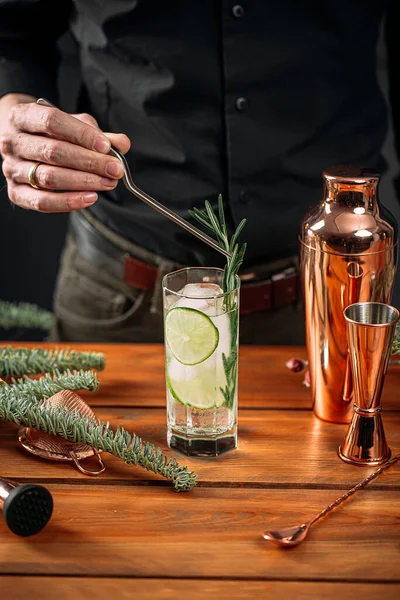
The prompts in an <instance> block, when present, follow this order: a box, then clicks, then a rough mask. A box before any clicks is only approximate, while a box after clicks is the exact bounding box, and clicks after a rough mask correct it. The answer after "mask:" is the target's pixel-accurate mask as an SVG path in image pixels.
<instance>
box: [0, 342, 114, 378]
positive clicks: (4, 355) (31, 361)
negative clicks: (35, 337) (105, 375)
mask: <svg viewBox="0 0 400 600" xmlns="http://www.w3.org/2000/svg"><path fill="white" fill-rule="evenodd" d="M104 366H105V359H104V354H102V353H100V352H75V351H74V350H69V349H65V350H44V349H43V348H33V349H30V348H13V347H11V346H8V347H3V348H2V347H0V377H11V376H13V375H17V376H20V375H36V374H38V373H51V372H53V371H58V372H63V371H68V370H71V369H72V370H81V369H82V370H88V369H95V370H96V371H102V370H103V369H104Z"/></svg>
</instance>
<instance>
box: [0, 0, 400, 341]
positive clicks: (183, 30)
mask: <svg viewBox="0 0 400 600" xmlns="http://www.w3.org/2000/svg"><path fill="white" fill-rule="evenodd" d="M391 7H392V5H391V4H390V3H388V2H384V1H382V2H365V1H363V2H360V1H359V0H346V1H345V0H325V1H324V2H320V3H316V2H312V1H311V0H308V1H306V2H297V1H296V0H283V1H282V2H278V3H277V2H255V1H253V2H252V1H250V0H247V1H246V2H243V3H242V4H234V3H232V2H227V1H220V2H218V1H216V0H203V1H202V2H188V1H186V2H185V1H184V0H180V1H176V2H173V3H165V2H162V1H161V0H159V1H157V0H153V1H152V0H147V1H146V0H143V1H142V2H140V1H133V0H119V1H116V2H105V1H104V2H102V1H100V0H98V1H95V0H75V2H72V1H69V0H59V1H58V2H54V1H53V2H52V1H51V0H31V1H27V0H26V1H24V0H21V1H18V0H0V96H1V99H0V134H1V144H0V152H1V155H2V158H3V173H4V175H5V178H6V180H7V186H8V194H9V198H10V200H11V201H12V202H13V203H15V204H16V205H18V206H20V207H22V208H25V209H33V210H39V211H43V212H56V211H71V215H70V230H69V235H68V240H67V243H66V248H65V251H64V254H63V260H62V263H61V268H60V273H59V277H58V282H57V289H56V295H55V312H56V315H57V318H58V330H57V333H56V335H57V336H58V339H63V340H76V341H79V340H82V341H86V340H89V341H160V340H161V339H162V307H161V305H162V302H161V279H162V276H163V275H164V274H165V273H166V272H168V271H170V270H173V269H176V268H178V267H179V266H182V265H209V266H223V261H221V257H220V256H219V255H218V254H217V253H216V252H215V251H213V250H212V249H210V248H209V247H208V246H206V245H205V244H202V243H201V242H199V241H198V240H197V239H196V238H194V237H192V236H190V234H188V233H185V232H184V231H183V230H182V229H180V228H179V227H177V226H176V225H174V224H173V223H172V222H171V221H169V220H167V219H166V218H165V217H163V216H161V215H160V214H159V213H157V212H156V211H153V210H152V209H151V208H149V207H148V206H147V205H145V204H143V203H141V201H140V200H138V199H137V198H135V197H134V196H132V195H131V194H130V193H129V191H128V190H127V189H126V188H125V187H124V186H123V184H122V183H119V182H120V179H121V177H122V175H123V170H122V169H121V165H120V164H119V162H118V160H117V159H115V158H112V157H111V156H109V155H108V151H109V149H110V144H112V145H113V146H114V147H115V148H117V149H118V150H120V151H121V152H123V153H126V157H127V160H128V163H129V164H130V167H131V170H132V172H133V174H134V179H135V182H136V184H137V185H138V186H139V187H140V188H142V189H143V190H145V191H146V192H148V193H149V194H150V195H152V196H153V197H154V198H156V199H157V200H158V201H160V202H162V203H163V204H165V205H167V206H168V207H169V208H171V209H172V210H173V211H175V212H177V213H178V214H180V215H181V216H183V217H184V218H188V210H189V209H191V208H193V207H199V208H202V207H203V205H204V201H205V200H206V199H208V200H210V201H211V203H212V204H214V205H215V203H216V200H217V197H218V194H219V193H221V194H222V196H223V199H224V203H225V209H226V213H227V219H228V225H229V229H230V232H231V233H232V232H233V231H234V229H235V228H236V226H237V225H238V223H239V222H240V221H241V219H242V218H247V224H246V227H245V230H244V232H243V234H242V236H241V241H247V242H248V250H247V253H246V260H245V264H244V265H243V269H242V291H241V303H242V315H241V325H240V328H241V341H242V343H247V342H249V343H270V344H279V343H286V344H297V343H303V341H304V331H303V329H304V327H303V313H302V310H301V308H300V307H299V306H300V299H301V298H300V296H301V293H300V289H299V286H298V273H297V254H298V240H297V236H298V231H299V226H300V221H301V219H302V217H303V215H304V214H305V212H306V211H307V210H308V209H309V207H310V206H311V205H313V204H314V203H315V202H317V201H318V200H319V199H320V196H321V193H322V179H321V172H322V170H323V168H324V167H326V166H328V165H330V164H334V163H343V162H349V163H351V162H355V163H363V164H366V165H368V166H374V167H375V168H378V169H379V170H381V171H384V169H385V168H386V167H385V165H384V163H383V161H382V157H381V154H380V153H381V147H382V143H383V140H384V137H385V133H386V127H387V115H386V106H385V102H384V99H383V97H382V94H381V91H380V88H379V86H378V83H377V77H376V65H375V62H376V46H377V41H378V37H379V31H380V26H381V22H382V19H383V17H384V15H385V11H387V10H389V9H391V10H393V11H396V10H397V7H396V8H391ZM46 22H50V23H51V26H50V27H48V26H47V25H46V24H45V23H46ZM67 28H70V29H71V31H72V33H73V35H74V37H75V39H76V41H77V44H78V46H79V58H80V69H81V80H82V86H81V93H80V97H79V102H78V107H77V110H78V111H79V114H77V115H75V116H72V115H69V114H67V113H65V112H62V111H61V110H58V109H55V108H46V107H43V106H38V105H37V104H36V102H35V101H36V99H37V98H38V97H46V98H48V99H49V100H50V101H52V102H53V103H55V104H56V105H57V106H61V107H62V98H58V97H57V86H56V82H57V69H58V54H57V46H56V44H57V40H58V38H59V36H60V35H61V34H62V33H63V32H64V31H65V30H66V29H67ZM394 37H395V36H394V35H393V36H391V40H392V42H393V40H394ZM103 132H104V133H103ZM108 132H111V133H108ZM121 132H122V133H121Z"/></svg>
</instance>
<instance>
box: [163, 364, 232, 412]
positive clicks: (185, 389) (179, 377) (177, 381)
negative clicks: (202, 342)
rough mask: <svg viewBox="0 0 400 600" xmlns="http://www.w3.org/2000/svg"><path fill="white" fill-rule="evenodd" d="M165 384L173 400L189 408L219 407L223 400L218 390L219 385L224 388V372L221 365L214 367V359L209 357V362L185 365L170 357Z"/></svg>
mask: <svg viewBox="0 0 400 600" xmlns="http://www.w3.org/2000/svg"><path fill="white" fill-rule="evenodd" d="M211 363H212V364H211ZM167 385H168V389H169V391H170V393H171V395H172V396H173V397H174V398H175V400H177V401H178V402H180V403H181V404H184V405H185V406H190V407H191V408H197V409H199V410H206V409H210V408H214V407H216V408H219V407H220V406H222V405H223V404H224V402H225V399H224V396H223V395H222V393H221V390H220V387H222V388H224V387H225V385H226V378H225V373H224V371H223V367H222V365H221V367H220V368H219V367H217V368H216V365H215V361H214V359H211V362H210V361H207V363H204V362H203V363H202V364H199V365H195V366H187V365H182V363H180V362H178V361H177V360H176V359H175V358H171V361H170V363H169V365H168V372H167Z"/></svg>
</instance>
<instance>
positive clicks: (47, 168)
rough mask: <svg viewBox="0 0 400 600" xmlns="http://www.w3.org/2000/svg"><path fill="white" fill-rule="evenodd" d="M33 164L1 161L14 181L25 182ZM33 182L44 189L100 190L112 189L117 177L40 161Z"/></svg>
mask: <svg viewBox="0 0 400 600" xmlns="http://www.w3.org/2000/svg"><path fill="white" fill-rule="evenodd" d="M33 164H34V163H32V162H30V161H16V160H13V159H6V160H5V161H4V162H3V173H4V175H5V177H6V178H7V179H11V180H12V181H13V182H14V183H19V184H26V183H28V182H29V171H30V169H31V167H32V165H33ZM35 182H36V185H38V186H39V187H40V188H43V189H46V190H71V191H73V190H79V191H86V190H88V191H102V190H112V189H114V188H115V187H116V186H117V184H118V179H112V178H109V177H101V176H99V175H95V174H93V173H86V172H84V171H76V170H72V169H65V168H63V167H55V166H53V165H46V164H44V163H41V164H39V166H38V167H37V169H36V172H35Z"/></svg>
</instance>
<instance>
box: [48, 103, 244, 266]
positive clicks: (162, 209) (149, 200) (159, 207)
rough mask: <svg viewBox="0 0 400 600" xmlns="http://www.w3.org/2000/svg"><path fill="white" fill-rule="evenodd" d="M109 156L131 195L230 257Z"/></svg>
mask: <svg viewBox="0 0 400 600" xmlns="http://www.w3.org/2000/svg"><path fill="white" fill-rule="evenodd" d="M36 103H37V104H40V105H41V106H49V107H51V108H57V107H56V106H55V105H54V104H52V103H51V102H50V101H49V100H46V98H38V100H37V101H36ZM109 154H111V155H112V156H114V157H115V158H118V159H119V160H120V161H121V162H122V164H123V166H124V169H125V175H124V176H123V178H122V180H123V182H124V184H125V187H126V188H127V189H128V190H129V191H130V192H131V194H133V195H134V196H136V197H137V198H139V199H140V200H142V202H145V203H146V204H148V205H149V206H151V207H152V208H154V209H155V210H156V211H157V212H159V213H161V214H162V215H164V216H165V217H168V219H170V220H171V221H173V222H174V223H176V224H177V225H179V226H180V227H182V228H183V229H185V230H186V231H188V232H189V233H191V234H192V235H194V236H196V237H197V238H198V239H199V240H201V241H202V242H205V243H206V244H208V245H209V246H211V248H214V250H217V252H220V253H221V254H223V255H224V256H226V257H228V258H230V257H231V256H232V254H231V252H228V251H227V250H224V248H222V247H221V246H219V245H218V244H217V242H216V241H215V240H213V239H212V238H211V237H210V236H209V235H207V234H206V233H203V232H202V231H201V230H200V229H198V228H197V227H195V226H194V225H192V224H191V223H189V222H188V221H186V220H185V219H183V218H182V217H180V216H179V215H177V214H176V213H174V212H173V211H172V210H170V209H169V208H167V207H166V206H164V205H163V204H161V203H160V202H157V200H154V198H153V197H152V196H150V195H149V194H147V193H146V192H144V191H143V190H141V189H140V188H138V186H137V185H136V184H135V182H134V181H133V178H132V174H131V171H130V169H129V165H128V163H127V161H126V158H125V156H124V155H123V154H121V153H120V152H118V150H116V149H115V148H113V147H112V146H111V149H110V152H109Z"/></svg>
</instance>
